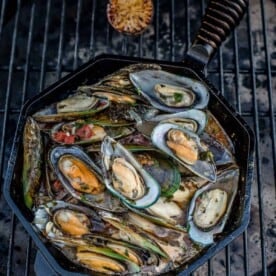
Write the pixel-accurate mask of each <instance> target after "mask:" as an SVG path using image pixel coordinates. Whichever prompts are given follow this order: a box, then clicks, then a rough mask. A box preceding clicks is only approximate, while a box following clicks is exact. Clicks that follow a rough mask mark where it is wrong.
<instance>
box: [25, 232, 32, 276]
mask: <svg viewBox="0 0 276 276" xmlns="http://www.w3.org/2000/svg"><path fill="white" fill-rule="evenodd" d="M31 253H32V239H31V237H30V236H29V237H28V247H27V252H26V265H25V273H24V275H25V276H29V275H30V262H31V260H30V259H31Z"/></svg>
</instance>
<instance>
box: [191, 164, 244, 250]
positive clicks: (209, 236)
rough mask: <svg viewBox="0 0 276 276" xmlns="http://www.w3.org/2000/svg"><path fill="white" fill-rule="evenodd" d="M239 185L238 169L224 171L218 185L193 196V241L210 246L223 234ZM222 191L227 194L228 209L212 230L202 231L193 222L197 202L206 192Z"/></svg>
mask: <svg viewBox="0 0 276 276" xmlns="http://www.w3.org/2000/svg"><path fill="white" fill-rule="evenodd" d="M238 183H239V170H238V169H237V168H236V167H231V168H229V169H227V170H225V171H223V172H222V173H221V174H220V175H219V176H218V178H217V181H216V183H209V184H208V185H206V186H204V187H202V188H200V189H199V190H197V192H196V193H195V195H194V196H193V198H192V200H191V203H190V207H189V213H188V222H187V224H188V227H187V228H188V229H189V230H188V231H189V235H190V237H191V239H192V240H194V241H195V242H197V243H199V244H202V245H203V246H207V245H210V244H212V243H213V242H214V236H215V235H216V234H218V233H221V232H222V231H223V229H224V226H225V224H226V222H227V219H228V218H229V215H230V211H231V207H232V204H233V201H234V198H235V196H236V194H237V190H238ZM214 189H220V190H223V191H225V192H226V193H227V208H226V211H225V212H224V214H223V216H222V217H221V219H220V220H219V221H218V222H217V224H216V225H214V226H213V227H212V228H211V229H204V230H202V229H200V228H199V227H198V226H197V225H196V224H195V222H194V220H193V214H194V211H195V207H196V200H197V199H198V198H199V197H200V196H201V195H202V194H203V193H205V192H207V191H210V190H214Z"/></svg>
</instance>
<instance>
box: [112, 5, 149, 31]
mask: <svg viewBox="0 0 276 276" xmlns="http://www.w3.org/2000/svg"><path fill="white" fill-rule="evenodd" d="M152 17H153V2H152V0H128V1H125V0H110V1H109V3H108V5H107V19H108V22H109V23H110V24H111V26H112V27H113V28H114V29H115V30H117V31H118V32H122V33H125V34H128V35H137V34H140V33H142V32H143V31H145V29H146V28H147V27H148V26H149V24H150V23H151V20H152Z"/></svg>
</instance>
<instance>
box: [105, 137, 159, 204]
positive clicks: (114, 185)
mask: <svg viewBox="0 0 276 276" xmlns="http://www.w3.org/2000/svg"><path fill="white" fill-rule="evenodd" d="M101 152H102V158H103V159H102V160H103V162H102V163H103V169H104V182H105V185H106V187H107V188H108V189H109V190H110V191H111V192H112V193H113V194H114V195H115V196H117V197H119V198H120V199H122V200H123V201H125V202H126V203H127V204H129V205H131V206H133V207H135V208H146V207H148V206H150V205H152V204H154V202H156V201H157V199H158V197H159V195H160V186H159V184H158V183H157V182H156V180H155V179H154V178H153V177H152V176H151V175H150V174H148V173H147V172H146V171H145V170H144V169H143V168H142V167H141V165H140V164H139V162H138V161H137V160H136V159H135V158H134V156H133V155H132V154H131V153H130V152H129V151H128V150H127V149H125V148H124V147H123V146H122V145H121V144H120V143H118V142H116V141H115V140H113V139H112V138H110V137H108V136H106V137H105V139H104V141H103V142H102V147H101Z"/></svg>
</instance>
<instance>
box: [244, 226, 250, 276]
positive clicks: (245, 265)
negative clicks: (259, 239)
mask: <svg viewBox="0 0 276 276" xmlns="http://www.w3.org/2000/svg"><path fill="white" fill-rule="evenodd" d="M243 265H244V275H245V276H246V275H248V267H249V265H248V244H247V230H246V231H245V232H244V233H243Z"/></svg>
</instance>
